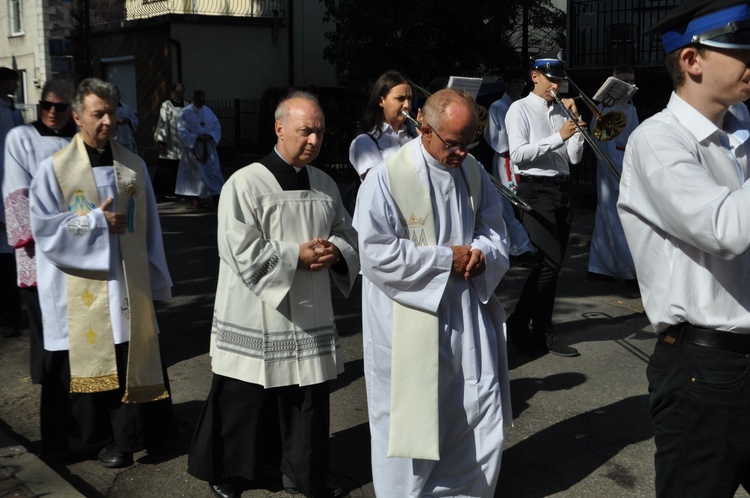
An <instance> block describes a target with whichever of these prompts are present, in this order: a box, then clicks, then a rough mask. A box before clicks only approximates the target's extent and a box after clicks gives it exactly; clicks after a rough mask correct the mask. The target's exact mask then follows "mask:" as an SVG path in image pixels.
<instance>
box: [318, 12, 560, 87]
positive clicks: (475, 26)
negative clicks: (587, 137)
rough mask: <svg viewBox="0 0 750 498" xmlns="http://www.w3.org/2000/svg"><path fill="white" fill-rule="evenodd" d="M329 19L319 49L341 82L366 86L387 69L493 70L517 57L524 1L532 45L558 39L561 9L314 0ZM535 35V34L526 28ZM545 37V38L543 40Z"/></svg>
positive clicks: (416, 72)
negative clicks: (325, 44)
mask: <svg viewBox="0 0 750 498" xmlns="http://www.w3.org/2000/svg"><path fill="white" fill-rule="evenodd" d="M320 1H321V2H323V4H324V5H325V8H326V16H325V18H324V20H325V21H327V22H330V23H332V24H333V29H332V30H331V31H330V32H329V33H327V34H326V37H327V39H328V41H329V42H330V43H329V45H328V47H327V48H326V49H325V52H324V55H325V57H326V59H327V60H329V61H330V62H331V63H333V64H334V65H335V66H336V68H337V70H338V71H339V73H340V74H341V78H342V80H343V81H344V83H347V84H349V85H352V86H356V87H366V86H367V84H368V82H371V81H372V80H374V79H375V78H377V76H378V75H380V74H381V73H383V72H384V71H386V70H388V69H396V70H399V71H402V72H403V73H405V74H406V75H408V76H409V77H410V78H411V79H412V80H413V81H415V82H421V83H422V84H424V85H426V84H427V83H428V82H429V81H431V80H432V79H433V78H437V77H445V76H449V75H460V76H485V75H493V74H494V75H499V74H501V73H502V71H503V70H504V69H505V68H506V67H508V66H511V65H525V64H523V63H522V61H521V60H520V59H521V55H520V49H521V45H520V44H521V43H522V42H521V37H520V35H519V32H520V26H521V24H522V19H523V5H524V3H526V4H527V6H528V19H529V20H530V21H529V24H533V27H530V29H529V33H530V36H529V38H530V44H529V46H530V47H532V49H534V50H551V49H554V48H556V47H561V45H560V43H561V42H562V36H563V35H562V33H563V32H564V23H565V14H564V13H563V12H562V11H560V10H559V9H556V8H555V7H553V6H552V4H551V3H550V0H536V1H535V0H493V1H489V2H488V1H486V0H481V1H480V0H412V1H410V2H394V1H392V0H381V1H369V2H368V1H362V0H320ZM540 34H541V35H542V36H543V37H544V38H543V39H542V40H534V38H533V36H537V37H538V36H539V35H540ZM543 45H546V46H543Z"/></svg>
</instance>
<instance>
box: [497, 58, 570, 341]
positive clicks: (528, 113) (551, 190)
mask: <svg viewBox="0 0 750 498" xmlns="http://www.w3.org/2000/svg"><path fill="white" fill-rule="evenodd" d="M565 78H566V75H565V63H564V62H563V61H561V60H560V59H559V58H558V57H557V56H556V55H542V56H540V57H538V58H537V59H536V60H535V61H534V63H533V66H532V70H531V80H532V81H533V83H534V88H533V89H532V90H531V93H530V94H529V95H527V96H526V97H524V98H522V99H520V100H517V101H515V102H513V103H512V104H511V106H510V108H509V109H508V114H507V115H506V116H505V127H506V128H507V130H508V147H509V150H510V160H511V163H512V164H513V166H514V169H515V172H516V173H517V174H520V176H519V180H520V183H519V186H518V191H517V193H518V196H519V197H521V199H523V200H524V201H526V202H527V203H528V204H530V205H531V207H533V208H534V209H533V211H531V212H528V213H527V212H523V213H521V223H523V227H524V228H525V229H526V232H527V233H528V234H529V239H530V240H531V244H532V245H533V246H534V249H536V255H537V262H536V265H535V266H534V267H533V269H532V270H531V274H530V275H529V277H528V279H527V280H526V284H525V285H524V288H523V291H522V292H521V296H520V298H519V299H518V302H517V303H516V308H515V310H514V311H513V313H511V315H510V316H509V317H508V322H507V325H508V335H510V338H511V340H512V341H513V343H514V344H515V345H516V347H518V348H519V349H520V350H521V351H522V352H523V353H525V354H529V355H536V354H544V353H547V352H549V353H552V354H555V355H558V356H578V355H579V353H578V350H576V349H575V348H573V347H571V346H568V345H566V344H563V343H561V342H560V341H559V340H558V339H557V337H555V335H554V334H553V330H552V313H553V310H554V306H555V293H556V290H557V277H558V275H559V274H560V270H561V269H562V263H563V260H564V259H565V250H566V248H567V246H568V237H569V235H570V226H571V224H572V222H573V212H572V210H571V207H570V195H569V194H570V192H569V189H568V187H569V185H570V168H569V164H570V163H572V164H578V163H579V162H580V161H581V158H582V157H583V147H584V141H583V137H582V136H581V134H580V133H579V132H578V129H577V127H576V124H575V123H574V121H573V120H572V119H569V118H568V117H567V115H566V113H565V110H564V109H563V108H562V106H560V105H559V104H557V103H556V102H555V97H554V95H555V93H557V92H559V91H560V85H561V83H562V82H563V81H564V80H565ZM562 102H563V104H564V105H565V106H566V107H568V108H569V109H570V110H571V112H572V113H573V115H576V116H577V115H578V110H577V109H576V106H575V103H574V101H573V100H572V99H564V100H563V101H562ZM579 125H581V126H585V125H583V123H582V122H580V121H579ZM529 324H531V326H529Z"/></svg>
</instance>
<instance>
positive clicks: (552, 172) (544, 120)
mask: <svg viewBox="0 0 750 498" xmlns="http://www.w3.org/2000/svg"><path fill="white" fill-rule="evenodd" d="M567 119H568V116H567V115H566V114H565V111H564V110H563V109H562V107H560V106H559V105H557V104H556V103H553V104H552V105H549V106H548V105H547V101H546V100H545V99H543V98H542V97H539V96H538V95H536V94H534V93H530V94H529V95H527V96H526V97H524V98H522V99H519V100H516V101H515V102H513V103H512V104H511V105H510V108H509V109H508V114H507V115H506V116H505V127H506V128H507V129H508V147H509V150H510V160H511V163H513V169H514V171H515V172H516V173H520V174H522V175H533V176H556V175H558V174H560V175H569V174H570V168H569V167H568V164H569V163H572V164H578V163H579V162H580V161H581V158H582V157H583V147H584V143H585V142H584V141H583V136H581V134H580V133H576V134H575V135H573V136H572V137H570V138H569V139H568V140H565V141H563V139H562V136H561V135H560V132H559V130H560V128H562V125H563V123H565V121H567Z"/></svg>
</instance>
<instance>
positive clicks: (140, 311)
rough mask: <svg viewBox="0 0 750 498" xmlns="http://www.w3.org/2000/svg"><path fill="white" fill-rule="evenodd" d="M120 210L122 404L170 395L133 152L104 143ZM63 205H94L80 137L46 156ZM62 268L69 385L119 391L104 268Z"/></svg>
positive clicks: (82, 209)
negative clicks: (124, 351) (124, 350)
mask: <svg viewBox="0 0 750 498" xmlns="http://www.w3.org/2000/svg"><path fill="white" fill-rule="evenodd" d="M110 145H111V147H112V157H113V158H114V170H115V179H116V188H117V203H116V205H117V206H118V207H119V209H127V217H128V230H127V231H126V232H125V233H123V234H121V235H118V236H117V237H116V238H115V240H116V243H119V244H120V253H121V255H122V265H123V269H124V274H125V284H126V289H127V302H128V305H129V308H130V309H129V311H130V320H129V323H130V334H129V337H130V345H129V354H128V369H127V375H126V386H125V395H124V396H123V399H122V401H123V402H124V403H143V402H147V401H155V400H158V399H163V398H166V397H168V396H169V394H168V393H167V391H166V389H165V387H164V377H163V373H162V368H161V359H160V355H159V342H158V332H157V331H158V327H157V324H156V314H155V312H154V306H153V301H152V298H151V282H150V278H149V273H148V265H149V262H148V246H147V240H146V233H147V223H148V217H147V207H146V200H145V199H146V196H145V193H144V189H145V187H146V183H145V179H144V178H143V167H142V165H141V163H140V161H141V160H140V158H138V156H136V155H134V154H132V153H130V152H129V151H127V150H126V149H125V148H124V147H123V146H121V145H120V144H118V143H117V142H116V141H114V140H110ZM52 164H53V167H54V171H55V176H56V178H57V182H58V184H59V185H60V191H61V192H62V195H63V199H64V203H65V204H64V205H66V206H69V208H70V210H71V211H75V212H76V214H77V215H79V216H84V215H86V214H87V213H88V212H89V211H91V210H93V209H96V208H97V206H98V205H99V204H100V203H101V201H100V199H99V193H98V191H97V188H96V182H95V181H94V173H93V171H92V170H91V163H90V161H89V157H88V154H87V152H86V148H85V146H84V143H83V140H82V139H81V136H80V134H77V135H75V136H74V137H73V140H72V141H71V143H70V145H68V146H66V147H64V148H63V149H61V150H60V151H58V152H57V153H56V154H54V155H53V157H52ZM65 272H66V273H67V279H66V285H67V300H68V338H69V343H70V353H69V356H70V376H71V379H70V390H71V392H80V393H94V392H101V391H111V390H114V389H118V388H119V381H118V377H117V363H116V360H115V348H114V338H113V334H112V325H111V322H110V314H109V295H108V287H107V272H96V271H88V270H71V269H65Z"/></svg>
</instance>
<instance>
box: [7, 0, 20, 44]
mask: <svg viewBox="0 0 750 498" xmlns="http://www.w3.org/2000/svg"><path fill="white" fill-rule="evenodd" d="M8 19H9V20H10V36H17V35H22V34H23V0H8Z"/></svg>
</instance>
